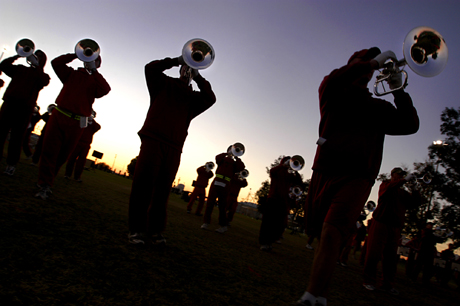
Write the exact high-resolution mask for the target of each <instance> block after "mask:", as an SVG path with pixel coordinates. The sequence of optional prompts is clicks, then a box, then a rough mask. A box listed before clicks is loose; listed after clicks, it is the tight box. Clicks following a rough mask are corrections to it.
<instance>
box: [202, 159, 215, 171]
mask: <svg viewBox="0 0 460 306" xmlns="http://www.w3.org/2000/svg"><path fill="white" fill-rule="evenodd" d="M204 166H205V167H206V170H207V171H212V169H214V163H213V162H212V161H210V162H207V163H206V164H205V165H204Z"/></svg>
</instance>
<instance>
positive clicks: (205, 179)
mask: <svg viewBox="0 0 460 306" xmlns="http://www.w3.org/2000/svg"><path fill="white" fill-rule="evenodd" d="M196 172H197V173H198V177H197V179H196V181H193V187H194V188H193V191H192V194H191V195H190V201H189V202H188V205H187V213H191V211H192V207H193V203H195V200H196V198H198V207H197V208H196V211H195V215H197V216H201V211H202V210H203V206H204V199H205V198H206V187H208V183H209V179H210V178H211V177H213V176H214V173H213V172H212V170H211V168H208V167H207V166H206V165H204V166H201V167H198V168H197V169H196Z"/></svg>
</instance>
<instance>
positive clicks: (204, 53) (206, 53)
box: [182, 38, 216, 69]
mask: <svg viewBox="0 0 460 306" xmlns="http://www.w3.org/2000/svg"><path fill="white" fill-rule="evenodd" d="M215 56H216V53H215V52H214V48H213V47H212V45H211V44H210V43H209V42H207V41H206V40H204V39H200V38H195V39H191V40H189V41H187V42H186V43H185V45H184V47H183V48H182V58H183V59H184V62H185V63H186V64H187V66H189V67H190V68H192V69H206V68H208V67H209V66H211V64H212V63H213V62H214V58H215Z"/></svg>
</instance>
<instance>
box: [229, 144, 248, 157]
mask: <svg viewBox="0 0 460 306" xmlns="http://www.w3.org/2000/svg"><path fill="white" fill-rule="evenodd" d="M244 152H245V150H244V145H243V144H242V143H239V142H236V143H235V144H233V145H231V146H230V147H229V148H228V150H227V154H228V155H230V156H238V157H240V156H243V154H244Z"/></svg>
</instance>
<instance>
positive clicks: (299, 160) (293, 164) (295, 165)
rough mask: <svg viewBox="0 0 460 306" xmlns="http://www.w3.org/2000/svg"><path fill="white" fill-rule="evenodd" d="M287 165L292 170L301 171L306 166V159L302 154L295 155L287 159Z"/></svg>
mask: <svg viewBox="0 0 460 306" xmlns="http://www.w3.org/2000/svg"><path fill="white" fill-rule="evenodd" d="M286 165H287V166H289V171H290V172H295V171H300V170H302V168H303V167H304V166H305V160H304V159H303V157H302V156H300V155H294V156H293V157H291V159H289V160H287V161H286Z"/></svg>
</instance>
